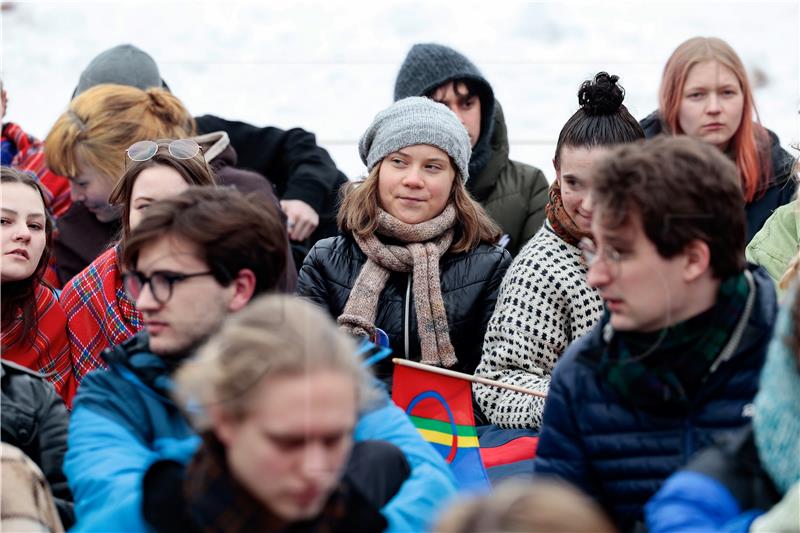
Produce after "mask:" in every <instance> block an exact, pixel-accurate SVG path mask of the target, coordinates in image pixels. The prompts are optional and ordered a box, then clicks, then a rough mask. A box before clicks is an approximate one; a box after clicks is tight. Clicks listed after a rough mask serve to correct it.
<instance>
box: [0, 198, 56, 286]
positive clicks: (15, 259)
mask: <svg viewBox="0 0 800 533" xmlns="http://www.w3.org/2000/svg"><path fill="white" fill-rule="evenodd" d="M0 198H2V204H1V205H2V207H1V208H0V209H1V210H2V213H1V218H0V220H2V224H0V242H2V254H0V281H2V283H6V282H8V281H22V280H24V279H27V278H29V277H31V276H32V275H33V273H34V272H35V271H36V267H37V266H38V265H39V260H40V259H41V258H42V253H43V252H44V247H45V245H46V243H47V235H46V233H45V207H44V202H43V201H42V197H41V196H40V195H39V193H38V192H37V191H35V190H34V189H32V188H31V187H29V186H27V185H24V184H22V183H3V184H2V185H0Z"/></svg>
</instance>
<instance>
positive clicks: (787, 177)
mask: <svg viewBox="0 0 800 533" xmlns="http://www.w3.org/2000/svg"><path fill="white" fill-rule="evenodd" d="M640 124H641V126H642V129H644V134H645V137H647V138H648V139H649V138H651V137H655V136H656V135H658V134H659V133H661V132H662V131H663V124H662V123H661V118H660V117H659V115H658V112H654V113H651V114H650V115H648V116H647V117H646V118H645V119H643V120H642V121H641V122H640ZM767 133H769V138H770V158H771V168H772V175H771V176H770V177H769V179H768V180H767V181H766V184H765V186H764V187H762V189H761V190H759V191H758V192H757V193H756V197H755V199H754V200H753V201H752V202H749V203H747V204H745V212H746V214H747V242H748V243H749V242H750V239H752V238H753V236H754V235H755V234H756V233H758V231H759V230H760V229H761V227H762V226H763V225H764V222H766V221H767V219H768V218H769V217H770V215H772V213H773V211H775V210H776V209H777V208H779V207H780V206H782V205H785V204H788V203H789V202H791V201H792V200H794V195H795V191H796V189H797V182H796V181H795V180H794V178H793V177H792V166H793V165H794V158H793V157H792V156H791V155H790V154H789V152H787V151H786V150H784V149H783V147H781V142H780V140H779V139H778V136H777V135H775V133H773V132H772V131H770V130H767Z"/></svg>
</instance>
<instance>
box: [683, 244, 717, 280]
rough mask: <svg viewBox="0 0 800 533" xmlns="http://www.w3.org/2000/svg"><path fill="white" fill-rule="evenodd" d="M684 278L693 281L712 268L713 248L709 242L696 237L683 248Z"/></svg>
mask: <svg viewBox="0 0 800 533" xmlns="http://www.w3.org/2000/svg"><path fill="white" fill-rule="evenodd" d="M683 256H684V267H683V279H684V280H685V281H687V282H692V281H695V280H697V279H699V278H700V277H701V276H703V275H704V274H705V273H706V272H708V271H709V269H710V268H711V250H710V249H709V248H708V243H707V242H705V241H702V240H700V239H694V240H693V241H691V242H690V243H689V244H687V245H686V247H685V248H684V249H683Z"/></svg>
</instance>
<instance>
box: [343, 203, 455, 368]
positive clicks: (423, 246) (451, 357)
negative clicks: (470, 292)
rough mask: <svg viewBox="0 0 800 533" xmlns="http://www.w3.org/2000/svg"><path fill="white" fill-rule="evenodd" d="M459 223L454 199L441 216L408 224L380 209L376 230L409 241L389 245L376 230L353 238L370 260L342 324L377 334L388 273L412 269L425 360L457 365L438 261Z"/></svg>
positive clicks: (350, 329) (354, 330) (354, 331)
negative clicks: (381, 300)
mask: <svg viewBox="0 0 800 533" xmlns="http://www.w3.org/2000/svg"><path fill="white" fill-rule="evenodd" d="M455 222H456V209H455V206H454V205H453V204H452V203H451V204H448V205H447V207H445V209H444V211H442V213H441V214H440V215H438V216H437V217H435V218H432V219H431V220H428V221H425V222H420V223H419V224H406V223H405V222H401V221H400V220H398V219H396V218H395V217H393V216H392V215H390V214H389V213H387V212H386V211H384V210H382V209H380V208H378V230H377V233H379V234H381V235H383V236H386V237H389V238H392V239H396V240H399V241H401V242H403V243H406V244H405V245H404V246H401V245H393V244H385V243H383V242H381V241H380V240H379V239H378V237H377V236H376V235H375V234H371V235H369V236H368V237H366V238H361V237H358V236H354V237H355V240H356V243H358V246H359V247H360V248H361V250H362V251H363V252H364V254H365V255H366V256H367V262H366V263H365V264H364V266H363V267H362V268H361V272H359V274H358V278H356V282H355V284H354V285H353V290H352V291H351V292H350V297H349V298H348V299H347V303H346V304H345V306H344V310H343V312H342V315H341V316H340V317H339V319H338V323H339V326H340V327H341V328H342V329H343V330H345V331H347V332H348V333H351V334H353V335H360V336H363V335H366V336H368V337H370V338H372V337H373V336H374V334H375V317H376V315H377V311H378V299H379V297H380V295H381V292H382V291H383V289H384V287H385V286H386V281H387V280H388V279H389V273H390V272H411V275H412V283H413V286H414V307H415V309H416V311H417V329H418V331H419V337H420V345H421V348H422V362H423V363H425V364H429V365H436V366H444V367H451V366H453V365H455V364H456V363H457V362H458V360H457V359H456V354H455V350H454V349H453V345H452V344H451V343H450V334H449V331H448V330H449V326H448V324H447V315H446V313H445V308H444V300H443V299H442V287H441V280H440V278H439V259H440V258H441V257H442V255H444V254H445V253H446V252H447V250H449V249H450V245H451V244H452V242H453V233H454V232H453V226H454V225H455Z"/></svg>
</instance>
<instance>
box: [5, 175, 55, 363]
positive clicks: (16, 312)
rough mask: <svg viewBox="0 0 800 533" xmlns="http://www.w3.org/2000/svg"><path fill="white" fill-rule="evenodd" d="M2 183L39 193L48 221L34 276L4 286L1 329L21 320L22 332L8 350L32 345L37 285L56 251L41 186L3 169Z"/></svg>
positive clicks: (36, 181) (35, 316) (26, 176)
mask: <svg viewBox="0 0 800 533" xmlns="http://www.w3.org/2000/svg"><path fill="white" fill-rule="evenodd" d="M0 183H20V184H22V185H25V186H26V187H30V188H31V189H33V190H34V191H36V192H37V193H38V194H39V196H40V197H41V199H42V206H43V207H44V220H45V222H44V231H45V245H44V250H42V257H41V258H39V263H38V264H37V265H36V269H35V270H34V271H33V274H32V275H31V276H30V277H29V278H27V279H23V280H19V281H9V282H6V283H3V290H2V293H3V295H2V315H3V316H2V321H0V325H2V328H3V329H4V330H5V329H8V328H9V327H10V326H11V325H12V323H13V322H14V321H15V320H17V319H18V318H19V319H21V320H22V328H21V329H20V333H19V335H18V336H16V337H15V338H13V339H10V340H9V341H8V342H7V343H6V345H4V346H3V348H6V346H10V345H13V344H16V343H17V342H23V341H25V340H26V339H27V340H31V342H32V338H33V334H34V333H35V331H36V328H37V326H38V321H39V317H38V316H37V314H36V287H37V285H38V284H40V283H44V280H43V277H44V273H45V271H46V270H47V264H48V262H49V261H50V254H51V253H52V249H53V220H52V219H51V218H50V214H49V213H48V211H47V200H46V199H45V194H44V191H43V190H42V186H41V185H40V184H39V181H38V180H37V179H36V178H35V177H33V176H31V175H30V174H28V173H27V172H23V171H21V170H17V169H14V168H11V167H0Z"/></svg>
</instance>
